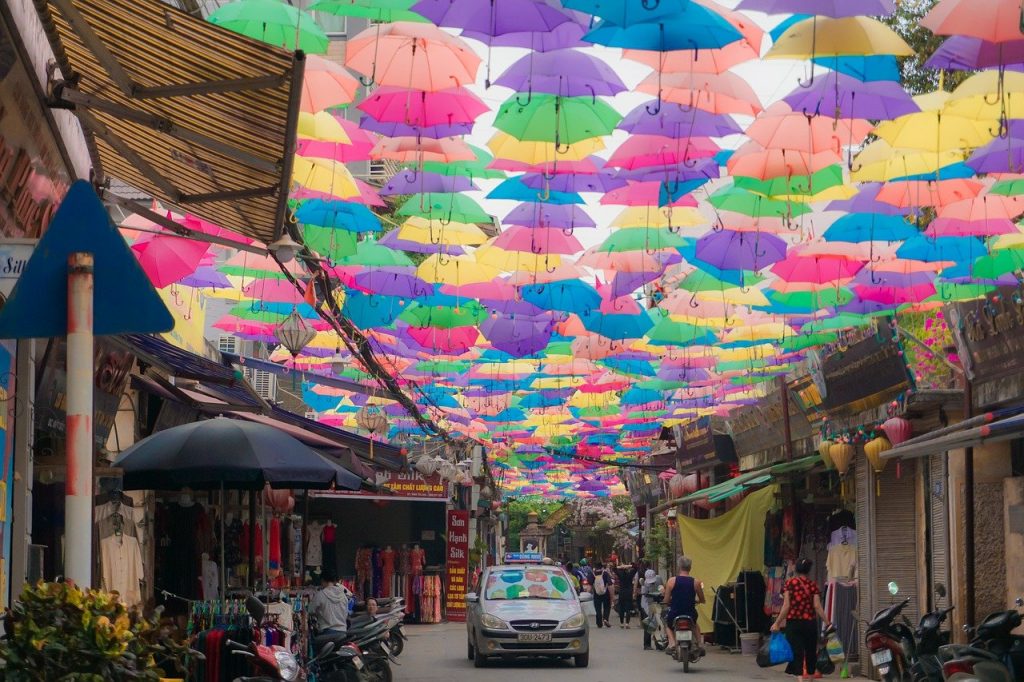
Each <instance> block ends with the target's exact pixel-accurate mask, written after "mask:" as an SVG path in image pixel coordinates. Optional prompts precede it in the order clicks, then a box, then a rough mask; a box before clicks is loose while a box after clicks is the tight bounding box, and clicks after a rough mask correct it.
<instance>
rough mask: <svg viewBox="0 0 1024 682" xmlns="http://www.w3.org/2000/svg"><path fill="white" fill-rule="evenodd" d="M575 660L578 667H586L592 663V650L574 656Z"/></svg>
mask: <svg viewBox="0 0 1024 682" xmlns="http://www.w3.org/2000/svg"><path fill="white" fill-rule="evenodd" d="M573 662H574V663H575V664H576V667H577V668H586V667H588V666H589V665H590V652H589V651H588V652H587V653H585V654H578V655H576V656H573Z"/></svg>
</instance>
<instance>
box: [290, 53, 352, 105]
mask: <svg viewBox="0 0 1024 682" xmlns="http://www.w3.org/2000/svg"><path fill="white" fill-rule="evenodd" d="M357 90H359V81H358V80H357V79H356V77H355V76H353V75H352V74H350V73H349V72H348V71H346V70H345V67H343V66H342V65H341V64H338V63H336V62H332V61H331V60H329V59H324V58H323V57H318V56H317V55H315V54H311V55H307V56H306V70H305V74H304V76H303V79H302V100H301V103H300V104H299V109H300V110H301V111H305V112H307V113H310V114H312V113H316V112H318V111H323V110H324V109H330V108H331V107H337V106H341V105H342V104H350V103H351V102H352V101H353V100H355V98H356V91H357Z"/></svg>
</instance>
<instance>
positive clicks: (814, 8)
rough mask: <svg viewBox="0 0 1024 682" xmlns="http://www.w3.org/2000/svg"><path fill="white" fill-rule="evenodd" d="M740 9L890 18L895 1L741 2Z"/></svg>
mask: <svg viewBox="0 0 1024 682" xmlns="http://www.w3.org/2000/svg"><path fill="white" fill-rule="evenodd" d="M737 7H738V8H739V9H745V10H751V11H755V12H764V13H765V14H811V15H813V14H817V15H820V16H825V17H854V16H857V15H871V16H888V15H890V14H892V13H893V10H894V2H893V0H740V3H739V5H737Z"/></svg>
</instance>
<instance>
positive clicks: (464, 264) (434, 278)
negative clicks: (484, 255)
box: [416, 253, 498, 286]
mask: <svg viewBox="0 0 1024 682" xmlns="http://www.w3.org/2000/svg"><path fill="white" fill-rule="evenodd" d="M416 276H417V277H419V278H420V279H422V280H423V281H425V282H431V283H435V284H450V285H452V286H463V285H466V284H481V283H483V282H490V281H491V280H492V279H494V278H495V277H497V276H498V270H497V269H496V268H493V267H490V266H487V265H483V264H481V263H479V262H477V260H476V258H475V257H474V256H473V255H466V256H442V255H441V254H437V253H435V254H432V255H430V256H428V257H427V258H426V259H425V260H424V261H423V262H422V263H420V265H419V267H417V268H416Z"/></svg>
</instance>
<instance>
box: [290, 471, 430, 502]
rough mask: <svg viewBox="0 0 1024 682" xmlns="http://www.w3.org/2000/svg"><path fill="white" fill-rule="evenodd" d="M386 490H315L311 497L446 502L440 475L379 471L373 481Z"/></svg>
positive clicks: (311, 492)
mask: <svg viewBox="0 0 1024 682" xmlns="http://www.w3.org/2000/svg"><path fill="white" fill-rule="evenodd" d="M374 482H375V483H376V484H377V485H378V486H380V487H383V488H386V490H380V491H368V490H316V491H310V494H311V495H313V497H354V498H359V499H364V500H407V501H409V502H445V501H447V500H448V484H447V483H446V482H445V481H444V479H442V478H441V476H440V474H432V475H430V476H424V475H423V474H421V473H419V472H418V471H411V472H407V471H381V472H377V478H376V480H375V481H374Z"/></svg>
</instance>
